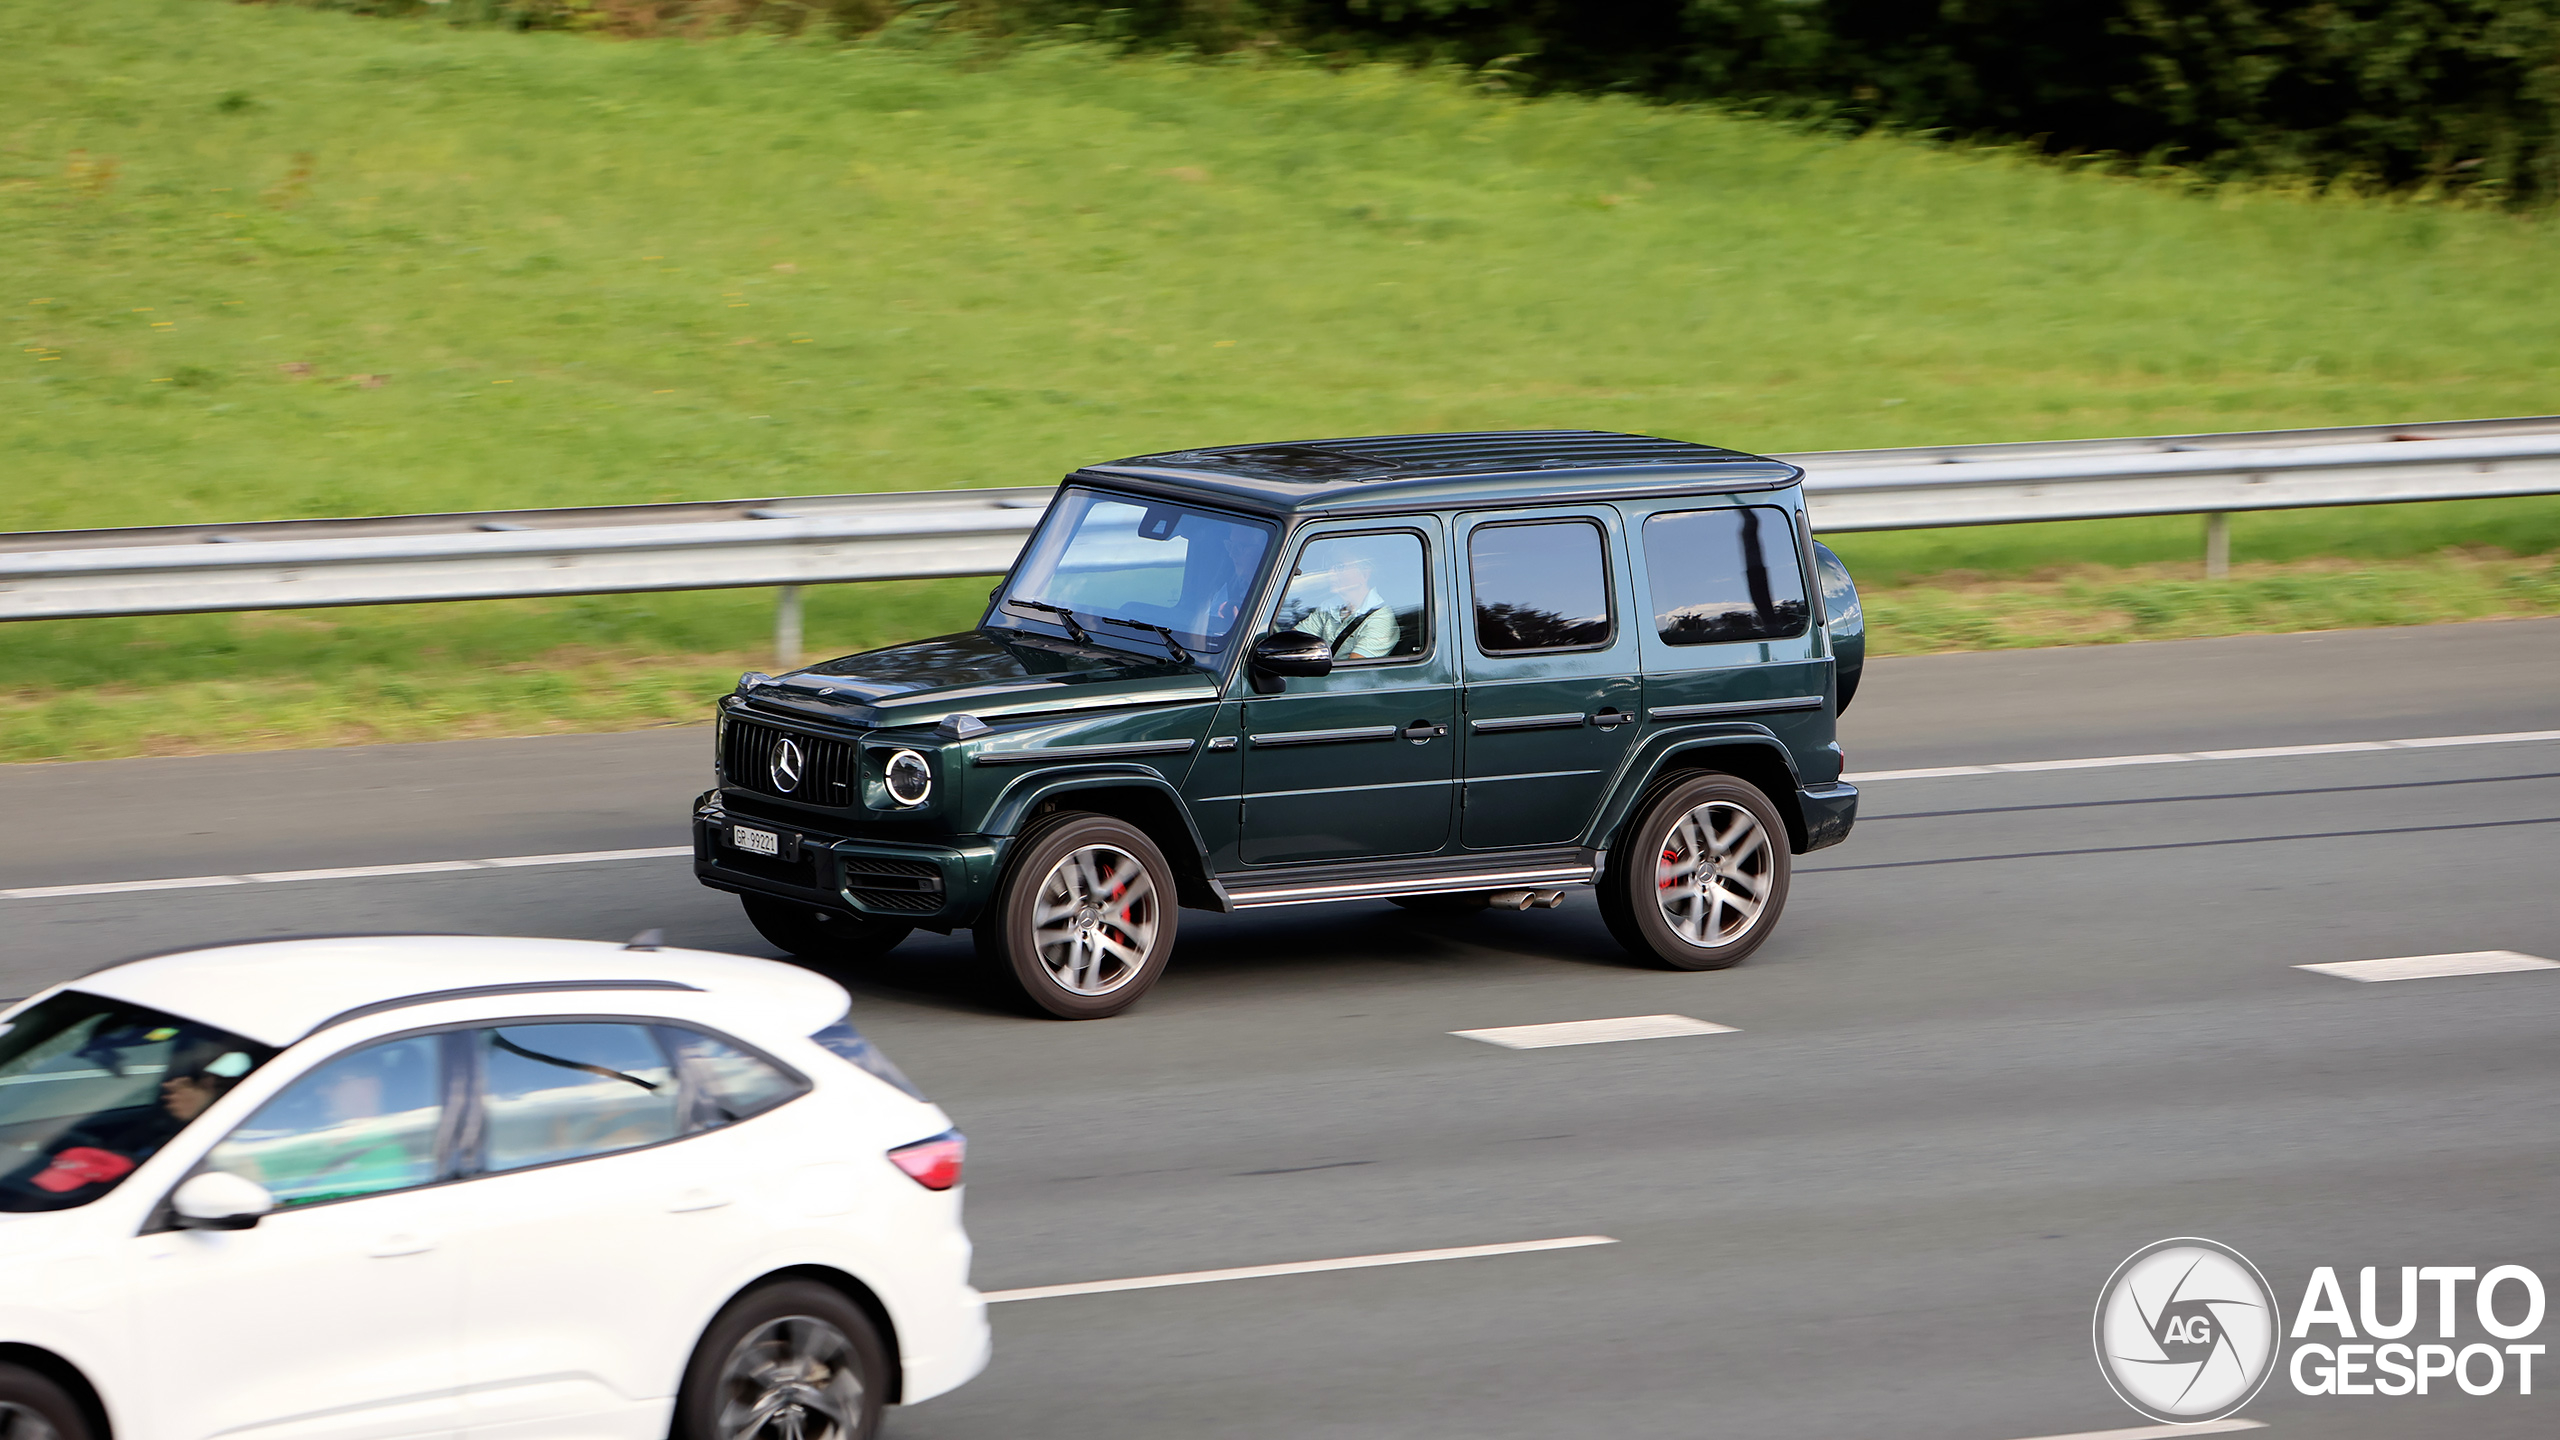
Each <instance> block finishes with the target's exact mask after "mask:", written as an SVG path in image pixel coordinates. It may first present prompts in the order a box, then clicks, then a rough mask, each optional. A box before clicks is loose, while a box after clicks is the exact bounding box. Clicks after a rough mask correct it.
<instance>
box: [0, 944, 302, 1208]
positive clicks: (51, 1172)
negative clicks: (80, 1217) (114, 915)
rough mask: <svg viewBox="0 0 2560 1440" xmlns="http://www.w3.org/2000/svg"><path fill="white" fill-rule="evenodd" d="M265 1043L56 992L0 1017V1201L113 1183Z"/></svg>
mask: <svg viewBox="0 0 2560 1440" xmlns="http://www.w3.org/2000/svg"><path fill="white" fill-rule="evenodd" d="M275 1053H276V1052H275V1049H274V1047H272V1046H267V1045H261V1044H258V1043H257V1042H256V1041H254V1040H245V1039H242V1038H241V1037H240V1036H237V1035H234V1034H232V1033H231V1032H230V1031H228V1030H217V1029H215V1028H213V1027H212V1026H210V1025H201V1024H198V1023H196V1022H195V1021H192V1020H186V1019H182V1018H180V1017H178V1016H175V1015H166V1014H163V1013H161V1012H160V1011H157V1010H153V1009H149V1008H147V1007H145V1006H141V1005H134V1004H129V1003H127V1002H125V1001H122V1000H108V999H105V998H103V997H100V996H96V995H84V994H81V993H80V992H79V991H76V990H65V991H63V992H62V993H60V994H58V995H54V996H51V997H49V998H47V999H45V1000H43V1001H42V1002H40V1003H38V1004H35V1005H30V1006H28V1007H27V1008H26V1009H24V1010H21V1011H19V1012H18V1013H17V1014H16V1015H13V1016H11V1017H10V1018H9V1019H8V1020H7V1021H6V1022H0V1211H13V1210H14V1211H25V1210H68V1209H70V1208H72V1207H73V1206H75V1205H86V1204H87V1203H89V1202H90V1201H92V1200H95V1199H97V1198H98V1197H99V1196H101V1195H104V1194H106V1193H107V1192H108V1191H110V1190H113V1189H115V1188H116V1186H117V1185H118V1184H119V1183H120V1182H122V1181H123V1179H124V1177H125V1176H127V1175H129V1174H131V1173H133V1171H134V1169H135V1168H136V1167H138V1166H139V1165H141V1164H142V1162H143V1161H145V1160H148V1159H150V1158H151V1157H152V1156H153V1155H154V1154H156V1153H158V1151H159V1149H160V1147H161V1146H163V1145H165V1144H167V1143H169V1141H171V1140H172V1139H175V1138H176V1137H177V1134H178V1132H179V1131H181V1130H184V1129H185V1128H186V1127H187V1124H188V1122H190V1121H192V1120H194V1119H195V1118H196V1117H197V1116H198V1115H201V1114H203V1113H204V1111H205V1109H206V1108H207V1107H208V1106H210V1105H212V1104H213V1102H214V1101H216V1100H218V1099H220V1098H221V1097H222V1094H223V1092H225V1091H227V1090H229V1089H230V1088H231V1087H232V1086H233V1085H235V1084H238V1083H239V1081H240V1077H242V1076H244V1075H246V1074H248V1073H249V1072H250V1071H252V1070H255V1069H257V1068H258V1067H259V1066H260V1065H263V1064H265V1063H266V1062H267V1061H268V1059H269V1058H271V1057H272V1056H273V1055H274V1054H275Z"/></svg>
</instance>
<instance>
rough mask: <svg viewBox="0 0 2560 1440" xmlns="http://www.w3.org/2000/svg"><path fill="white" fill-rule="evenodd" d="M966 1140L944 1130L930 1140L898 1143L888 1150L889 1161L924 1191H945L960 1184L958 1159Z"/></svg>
mask: <svg viewBox="0 0 2560 1440" xmlns="http://www.w3.org/2000/svg"><path fill="white" fill-rule="evenodd" d="M968 1148H969V1142H968V1140H967V1138H966V1137H964V1136H963V1135H961V1133H960V1132H959V1131H957V1130H946V1131H944V1132H943V1133H942V1134H940V1135H936V1136H934V1137H933V1138H932V1139H930V1140H919V1141H917V1142H916V1143H914V1144H913V1145H901V1146H899V1147H898V1148H897V1149H895V1150H892V1151H890V1152H889V1163H890V1164H892V1165H895V1166H897V1167H898V1168H899V1169H901V1170H904V1171H906V1172H907V1178H908V1179H910V1180H913V1181H915V1182H916V1183H917V1184H919V1185H921V1186H923V1187H924V1188H926V1189H927V1190H948V1189H950V1188H951V1187H952V1186H954V1185H957V1184H959V1183H960V1161H961V1158H962V1157H963V1156H964V1155H965V1154H966V1153H967V1151H968Z"/></svg>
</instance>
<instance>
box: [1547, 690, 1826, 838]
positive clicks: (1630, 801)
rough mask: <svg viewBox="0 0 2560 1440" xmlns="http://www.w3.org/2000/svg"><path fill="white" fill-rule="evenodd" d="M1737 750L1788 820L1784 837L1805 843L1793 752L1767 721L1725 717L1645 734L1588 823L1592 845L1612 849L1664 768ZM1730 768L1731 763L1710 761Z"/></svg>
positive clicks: (1800, 780)
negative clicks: (1777, 778) (1769, 779)
mask: <svg viewBox="0 0 2560 1440" xmlns="http://www.w3.org/2000/svg"><path fill="white" fill-rule="evenodd" d="M1720 750H1721V751H1741V752H1745V753H1746V754H1747V756H1748V759H1749V762H1750V763H1749V764H1748V766H1747V768H1748V769H1749V770H1754V771H1759V772H1762V773H1761V774H1760V775H1752V774H1745V775H1743V777H1742V778H1744V779H1746V780H1759V781H1763V783H1761V786H1760V788H1761V790H1762V791H1763V792H1765V793H1767V794H1768V796H1769V803H1770V804H1772V805H1775V806H1776V807H1777V808H1778V816H1779V818H1780V819H1782V820H1784V821H1785V822H1786V825H1787V832H1788V833H1787V839H1788V841H1789V842H1790V844H1791V846H1792V847H1793V848H1794V849H1795V850H1796V851H1798V852H1799V853H1801V852H1802V851H1803V849H1804V844H1805V825H1804V807H1803V805H1802V803H1801V802H1800V801H1798V800H1797V798H1796V790H1797V789H1798V788H1799V787H1801V786H1802V785H1803V783H1804V779H1803V776H1802V775H1801V774H1799V773H1798V772H1797V770H1796V762H1795V757H1794V756H1793V755H1792V754H1790V753H1789V752H1788V750H1787V747H1786V744H1785V742H1784V741H1781V740H1780V739H1779V738H1778V736H1777V733H1776V732H1775V731H1772V730H1771V729H1769V727H1767V726H1765V725H1755V724H1751V723H1749V722H1747V721H1744V722H1729V723H1726V724H1721V725H1716V726H1714V727H1712V728H1707V727H1700V728H1697V729H1682V730H1677V731H1672V732H1669V733H1666V734H1662V735H1656V736H1651V737H1648V738H1647V739H1646V740H1645V741H1643V742H1640V748H1639V749H1638V750H1637V752H1636V754H1635V755H1634V756H1633V757H1631V759H1630V763H1629V764H1628V765H1627V768H1626V769H1625V770H1624V771H1622V772H1620V775H1619V780H1618V783H1617V785H1616V787H1615V788H1613V789H1612V790H1611V791H1610V793H1609V799H1608V801H1607V803H1606V804H1604V805H1602V807H1601V809H1600V814H1599V816H1598V818H1597V819H1596V820H1595V821H1594V823H1593V825H1592V828H1591V842H1590V843H1591V845H1592V847H1593V848H1594V849H1597V850H1600V851H1602V852H1604V853H1615V852H1616V851H1617V850H1618V849H1620V848H1621V847H1620V846H1619V845H1618V844H1617V841H1618V838H1619V834H1620V832H1621V831H1623V830H1625V829H1626V827H1627V826H1628V825H1629V824H1631V823H1633V822H1634V820H1635V816H1636V813H1637V811H1638V810H1639V809H1640V808H1641V807H1642V806H1643V804H1644V803H1645V801H1646V799H1647V798H1648V797H1650V796H1651V795H1652V794H1653V792H1654V791H1655V789H1657V788H1658V787H1659V786H1660V785H1661V783H1662V776H1663V772H1665V771H1667V770H1675V769H1680V768H1683V767H1682V765H1681V762H1682V761H1683V760H1687V759H1694V758H1696V757H1698V756H1701V755H1704V754H1708V753H1711V752H1715V751H1720ZM1708 768H1713V769H1719V770H1723V769H1730V768H1732V767H1731V766H1729V765H1718V766H1711V767H1708ZM1771 774H1776V775H1783V776H1784V777H1785V780H1786V783H1785V784H1783V785H1779V786H1776V787H1772V786H1770V785H1768V784H1767V783H1765V780H1764V777H1765V776H1767V775H1771Z"/></svg>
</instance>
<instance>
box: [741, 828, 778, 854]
mask: <svg viewBox="0 0 2560 1440" xmlns="http://www.w3.org/2000/svg"><path fill="white" fill-rule="evenodd" d="M729 843H730V844H732V845H735V846H736V847H738V848H739V849H741V850H744V851H746V852H747V853H748V854H750V855H780V854H781V853H782V837H781V836H779V835H776V834H774V833H773V832H772V831H770V830H750V829H748V828H747V827H746V826H744V825H732V826H730V827H729Z"/></svg>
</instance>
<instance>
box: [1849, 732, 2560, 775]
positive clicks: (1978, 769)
mask: <svg viewBox="0 0 2560 1440" xmlns="http://www.w3.org/2000/svg"><path fill="white" fill-rule="evenodd" d="M2533 740H2560V730H2511V731H2507V732H2505V733H2504V734H2498V735H2421V736H2417V737H2415V738H2412V739H2408V740H2349V741H2346V742H2344V743H2341V744H2336V745H2262V746H2259V747H2257V748H2255V749H2250V750H2192V751H2183V752H2179V753H2174V754H2160V755H2096V756H2091V757H2090V758H2088V759H2085V760H2018V761H2011V762H2009V763H2006V764H2000V765H1938V766H1932V767H1930V768H1928V769H1924V770H1867V771H1862V772H1860V773H1858V774H1854V775H1843V776H1841V777H1840V778H1841V779H1843V780H1846V781H1848V782H1849V783H1850V784H1852V785H1867V784H1872V783H1874V782H1876V781H1879V780H1936V779H1940V778H1942V777H1945V776H1951V775H2027V774H2033V773H2035V772H2036V771H2039V770H2112V769H2116V768H2118V767H2120V766H2125V765H2184V764H2188V763H2191V762H2193V761H2197V760H2273V759H2278V758H2281V757H2284V756H2288V755H2351V754H2355V753H2358V752H2361V751H2367V750H2443V749H2449V748H2452V747H2455V746H2461V745H2521V744H2524V743H2526V742H2528V741H2533Z"/></svg>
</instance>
